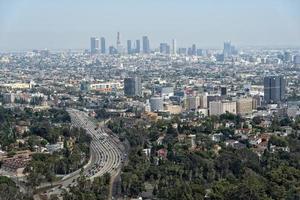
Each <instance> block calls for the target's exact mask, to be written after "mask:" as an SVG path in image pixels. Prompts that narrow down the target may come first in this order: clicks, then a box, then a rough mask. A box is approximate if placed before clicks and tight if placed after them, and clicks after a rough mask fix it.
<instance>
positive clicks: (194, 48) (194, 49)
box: [192, 44, 197, 56]
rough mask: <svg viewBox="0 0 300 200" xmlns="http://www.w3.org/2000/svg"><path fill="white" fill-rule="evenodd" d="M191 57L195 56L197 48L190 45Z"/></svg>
mask: <svg viewBox="0 0 300 200" xmlns="http://www.w3.org/2000/svg"><path fill="white" fill-rule="evenodd" d="M192 55H193V56H195V55H197V48H196V45H195V44H193V45H192Z"/></svg>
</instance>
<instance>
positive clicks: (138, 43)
mask: <svg viewBox="0 0 300 200" xmlns="http://www.w3.org/2000/svg"><path fill="white" fill-rule="evenodd" d="M135 53H141V41H140V40H136V41H135Z"/></svg>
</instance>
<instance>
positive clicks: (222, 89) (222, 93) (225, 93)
mask: <svg viewBox="0 0 300 200" xmlns="http://www.w3.org/2000/svg"><path fill="white" fill-rule="evenodd" d="M226 95H227V88H226V87H221V96H226Z"/></svg>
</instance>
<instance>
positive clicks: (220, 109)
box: [209, 101, 236, 116]
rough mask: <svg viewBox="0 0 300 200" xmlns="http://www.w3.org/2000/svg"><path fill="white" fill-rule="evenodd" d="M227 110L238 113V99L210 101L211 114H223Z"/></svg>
mask: <svg viewBox="0 0 300 200" xmlns="http://www.w3.org/2000/svg"><path fill="white" fill-rule="evenodd" d="M226 112H229V113H232V114H236V101H211V102H209V115H210V116H211V115H221V114H224V113H226Z"/></svg>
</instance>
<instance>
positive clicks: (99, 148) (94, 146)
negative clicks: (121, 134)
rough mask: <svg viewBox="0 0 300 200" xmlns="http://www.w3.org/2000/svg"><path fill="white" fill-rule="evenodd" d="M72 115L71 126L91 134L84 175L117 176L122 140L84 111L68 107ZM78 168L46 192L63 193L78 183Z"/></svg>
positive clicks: (120, 160) (122, 148)
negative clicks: (97, 123) (63, 190)
mask: <svg viewBox="0 0 300 200" xmlns="http://www.w3.org/2000/svg"><path fill="white" fill-rule="evenodd" d="M67 111H68V113H69V115H70V117H71V126H72V127H78V128H84V129H85V130H86V133H87V134H88V135H90V136H91V139H92V140H91V143H90V160H89V162H88V163H87V164H86V165H85V166H84V168H83V175H84V176H85V177H86V178H88V179H94V178H95V177H98V176H102V175H103V174H105V173H109V174H111V176H112V177H113V176H115V175H116V174H117V173H118V172H119V170H120V168H121V166H122V162H123V160H124V155H123V152H125V150H124V146H123V145H122V143H121V142H120V140H119V139H118V138H117V137H116V136H114V135H112V134H108V133H106V131H105V128H104V127H103V126H99V127H97V126H96V124H95V123H94V122H93V121H92V120H91V119H90V117H89V116H88V115H87V114H86V113H85V112H82V111H79V110H75V109H67ZM80 171H81V170H77V171H75V172H73V173H71V174H69V175H66V176H65V177H63V178H62V180H60V181H58V182H56V183H54V184H52V185H54V187H52V189H50V190H48V191H47V192H46V194H47V196H50V195H51V194H57V195H59V194H61V192H62V189H67V187H68V186H72V185H75V184H76V179H77V178H78V177H79V176H80Z"/></svg>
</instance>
